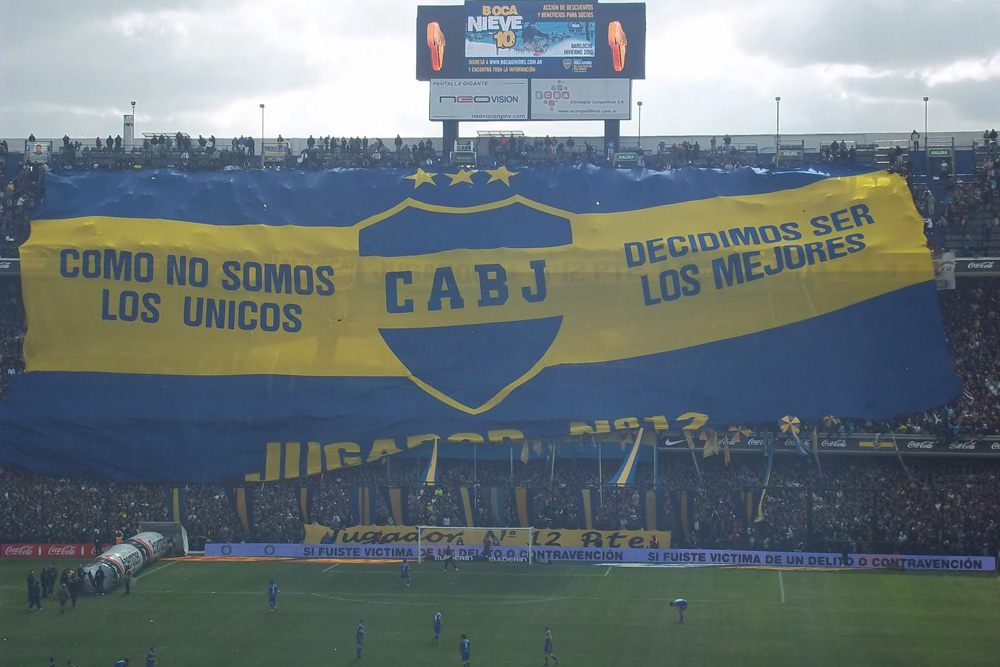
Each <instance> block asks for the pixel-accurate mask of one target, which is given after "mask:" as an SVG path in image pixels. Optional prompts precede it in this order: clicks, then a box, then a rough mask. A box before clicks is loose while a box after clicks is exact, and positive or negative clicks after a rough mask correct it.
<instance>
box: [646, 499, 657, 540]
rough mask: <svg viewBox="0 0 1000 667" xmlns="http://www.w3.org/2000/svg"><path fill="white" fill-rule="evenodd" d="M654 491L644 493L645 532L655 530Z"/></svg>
mask: <svg viewBox="0 0 1000 667" xmlns="http://www.w3.org/2000/svg"><path fill="white" fill-rule="evenodd" d="M656 512H657V507H656V491H646V530H656Z"/></svg>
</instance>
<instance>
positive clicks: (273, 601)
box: [267, 579, 278, 611]
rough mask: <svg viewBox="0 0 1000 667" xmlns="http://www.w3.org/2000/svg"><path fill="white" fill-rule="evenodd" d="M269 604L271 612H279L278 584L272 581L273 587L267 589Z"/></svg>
mask: <svg viewBox="0 0 1000 667" xmlns="http://www.w3.org/2000/svg"><path fill="white" fill-rule="evenodd" d="M267 602H268V604H270V605H271V611H277V610H278V584H276V583H274V579H272V580H271V585H270V586H268V587H267Z"/></svg>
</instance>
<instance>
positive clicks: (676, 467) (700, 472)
mask: <svg viewBox="0 0 1000 667" xmlns="http://www.w3.org/2000/svg"><path fill="white" fill-rule="evenodd" d="M439 465H440V468H441V473H440V478H439V480H438V483H437V484H436V485H435V486H422V485H420V484H418V483H417V482H418V479H417V475H418V469H417V466H416V463H415V462H414V461H413V460H412V459H405V458H404V459H400V460H398V461H395V462H394V463H393V464H392V465H391V469H392V473H391V474H387V467H386V465H385V464H384V463H382V464H372V465H366V466H360V467H358V468H347V469H342V470H339V471H336V472H335V473H332V474H325V475H322V476H320V477H317V478H312V479H308V480H303V481H286V482H278V483H269V484H250V485H247V486H246V487H245V493H246V494H247V496H248V497H249V498H250V501H249V504H250V506H252V507H253V518H252V523H251V525H250V526H249V530H248V531H247V530H244V529H243V528H242V526H241V525H240V522H239V519H238V516H237V514H236V510H235V506H234V503H233V500H232V497H233V496H232V489H229V490H228V491H227V490H226V489H224V488H223V487H221V486H218V485H210V484H199V485H188V486H187V487H185V502H184V509H185V515H184V516H185V524H186V528H187V530H188V534H189V537H190V541H191V543H192V545H193V548H199V547H201V546H202V545H203V544H204V543H205V542H207V541H215V542H230V541H256V542H300V541H301V540H302V539H303V517H302V514H301V509H302V508H301V506H300V489H301V488H302V487H303V486H304V487H305V488H307V489H308V498H309V501H308V505H307V511H308V512H309V513H310V514H311V516H310V517H309V520H310V522H312V523H317V524H320V525H323V526H327V527H330V528H349V527H351V526H354V525H357V524H358V523H359V521H360V514H359V511H358V508H356V507H354V504H353V503H354V501H353V500H352V490H353V489H355V488H356V487H357V486H358V485H369V486H371V487H372V488H374V489H375V493H374V497H373V498H372V510H371V516H370V519H369V521H370V522H371V523H373V524H375V525H391V524H392V523H393V520H392V515H391V512H390V511H389V507H388V503H387V500H386V493H385V490H386V489H387V488H388V487H389V486H398V487H399V488H400V489H401V493H403V494H404V500H405V502H407V505H408V507H409V509H410V512H409V516H408V517H407V521H408V522H409V523H411V524H414V525H416V524H424V525H437V526H459V525H465V521H464V520H463V519H462V518H461V517H462V513H461V509H460V508H461V504H460V502H459V497H460V494H459V488H460V487H461V486H468V487H470V488H471V489H472V490H473V502H474V504H475V509H474V511H475V512H476V517H475V522H476V523H477V525H486V526H490V525H498V524H499V525H517V523H518V521H517V512H516V509H515V503H514V498H513V491H512V489H513V487H515V486H523V487H525V488H527V489H529V494H530V497H531V498H532V500H533V509H532V514H531V516H530V517H529V520H530V522H531V523H532V525H534V526H535V527H537V528H563V529H567V528H568V529H582V528H583V527H584V525H583V517H582V516H581V509H580V503H579V497H580V496H579V491H580V489H584V488H589V489H591V492H592V497H593V506H594V513H595V517H594V524H595V528H598V529H604V530H639V529H641V528H642V527H643V518H642V517H643V511H642V508H641V506H640V503H641V502H644V501H641V500H640V499H641V498H642V494H641V493H640V492H641V491H643V490H645V489H650V488H652V486H653V478H652V470H651V468H650V467H649V466H648V465H640V466H639V470H638V472H637V479H636V486H635V487H626V488H615V487H609V486H606V483H607V481H608V480H607V478H608V476H609V475H610V474H611V473H612V472H614V469H613V468H612V469H608V468H607V467H606V468H605V470H604V476H605V479H604V480H603V481H604V482H605V485H602V484H601V480H600V478H599V475H598V465H597V462H596V461H593V460H590V461H584V460H565V461H562V462H560V463H559V464H558V465H557V466H556V468H555V471H554V472H553V471H552V469H551V468H550V467H549V465H547V464H546V463H544V462H542V463H535V462H531V463H529V464H522V463H521V462H520V461H517V462H515V463H514V466H513V470H511V469H510V467H509V465H508V464H507V463H506V462H496V461H492V462H478V464H477V465H476V470H475V476H474V477H473V475H472V468H473V463H472V462H471V461H451V460H443V461H441V462H439ZM764 466H765V458H764V457H761V456H758V455H753V454H737V455H734V456H733V457H732V462H731V463H730V464H729V465H727V464H725V462H724V461H723V459H722V457H718V456H717V457H712V458H708V459H700V460H699V462H698V464H697V467H696V465H695V463H694V462H693V460H692V458H691V457H689V456H687V455H686V454H685V453H684V452H678V453H677V454H674V455H669V456H664V457H663V461H662V463H661V466H660V476H659V479H658V488H659V489H660V490H662V491H663V493H662V494H661V496H660V498H661V503H660V505H659V506H658V507H657V511H658V514H659V521H660V525H661V527H663V528H667V529H672V530H673V534H672V544H673V546H675V547H693V548H694V547H697V548H728V549H778V550H819V551H834V552H839V551H842V550H844V549H850V550H852V551H867V552H882V553H895V552H899V553H928V554H936V553H942V554H961V555H990V554H993V555H995V554H996V553H997V550H998V549H1000V462H996V461H993V460H983V459H979V460H969V459H966V458H963V459H958V460H956V459H940V458H937V459H934V458H921V457H916V456H910V457H906V458H905V459H899V458H897V457H894V456H891V455H889V456H886V455H882V456H879V455H874V456H872V455H854V456H852V455H826V456H824V457H823V458H822V466H823V467H822V471H820V469H819V467H818V466H817V465H816V464H815V462H814V461H812V460H811V459H809V458H802V457H798V456H796V455H794V454H784V455H780V456H777V457H776V460H775V463H774V467H773V471H772V474H771V480H770V483H769V486H768V489H767V493H766V494H765V496H764V502H763V519H762V520H761V521H759V522H758V521H755V519H756V516H755V514H756V508H754V512H753V513H752V515H751V516H748V515H747V510H746V500H745V498H746V496H745V494H747V493H749V494H757V493H759V490H760V485H761V482H762V479H763V473H764ZM491 489H500V496H501V497H502V498H505V499H506V502H505V508H504V512H505V513H504V514H501V515H499V516H497V515H496V513H495V511H491V510H488V509H487V507H488V504H489V503H488V500H487V498H486V494H487V493H489V492H490V490H491ZM165 491H166V489H165V487H163V486H160V485H147V484H109V483H106V482H97V481H92V480H85V479H67V478H63V479H50V478H42V477H38V476H35V475H32V474H30V473H28V472H25V471H22V470H17V469H2V470H0V501H2V502H0V510H2V511H0V541H2V542H87V543H89V542H91V541H92V539H93V538H94V536H95V534H96V535H102V536H105V538H107V536H111V535H114V534H116V532H118V531H120V532H121V533H122V534H124V535H126V536H127V535H130V534H133V533H134V532H135V531H136V527H137V526H138V523H139V522H140V521H160V520H166V519H167V517H168V510H167V507H166V504H165V502H164V499H165V493H164V492H165ZM677 492H685V493H687V494H688V498H689V500H688V502H689V503H690V505H691V507H692V510H691V519H692V520H691V521H690V523H689V526H688V530H686V531H685V530H683V529H682V523H681V522H680V521H679V519H680V516H679V514H678V511H677V507H676V506H675V504H674V502H673V498H674V497H676V493H677ZM754 497H755V498H756V497H758V496H756V495H754Z"/></svg>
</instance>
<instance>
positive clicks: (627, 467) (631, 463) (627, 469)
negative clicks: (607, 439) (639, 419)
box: [614, 428, 642, 486]
mask: <svg viewBox="0 0 1000 667" xmlns="http://www.w3.org/2000/svg"><path fill="white" fill-rule="evenodd" d="M640 444H642V429H641V428H640V429H639V435H637V436H636V438H635V443H634V444H633V445H632V450H631V451H630V452H629V453H628V458H627V459H625V464H624V465H623V466H622V469H621V474H619V475H618V477H616V478H615V481H614V483H615V485H616V486H626V485H627V484H628V479H629V477H630V476H631V475H632V469H633V468H635V462H636V459H637V458H638V457H639V445H640Z"/></svg>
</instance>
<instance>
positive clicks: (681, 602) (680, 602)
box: [670, 598, 688, 623]
mask: <svg viewBox="0 0 1000 667" xmlns="http://www.w3.org/2000/svg"><path fill="white" fill-rule="evenodd" d="M670 606H671V607H675V608H676V609H677V613H678V614H679V618H678V619H677V622H678V623H683V622H684V610H685V609H687V608H688V601H687V600H685V599H684V598H677V599H676V600H674V601H673V602H671V603H670Z"/></svg>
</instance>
